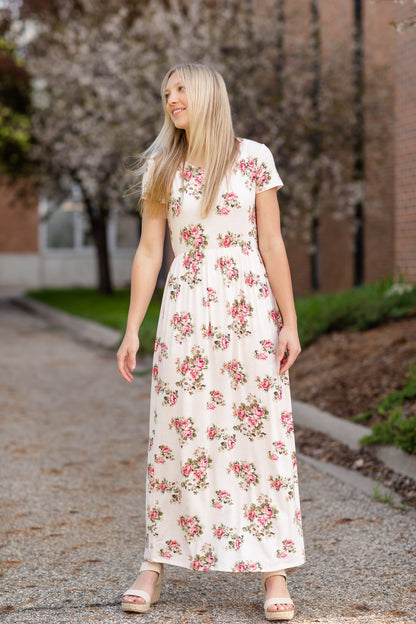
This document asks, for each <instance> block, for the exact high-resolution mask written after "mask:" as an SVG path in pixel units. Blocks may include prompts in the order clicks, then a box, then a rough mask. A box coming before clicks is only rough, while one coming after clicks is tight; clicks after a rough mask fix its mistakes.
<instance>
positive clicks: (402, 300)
mask: <svg viewBox="0 0 416 624" xmlns="http://www.w3.org/2000/svg"><path fill="white" fill-rule="evenodd" d="M392 285H393V282H392V280H383V281H380V282H377V283H375V284H368V285H367V284H366V285H365V286H359V287H357V288H353V289H351V290H348V291H343V292H339V293H335V294H329V295H321V294H319V295H312V296H310V297H304V298H298V299H297V300H296V311H297V316H298V319H299V320H298V323H299V336H300V341H301V344H302V346H303V348H305V347H307V346H308V345H310V344H311V343H312V342H314V340H316V339H317V338H319V336H321V335H322V334H327V333H329V332H331V331H334V330H344V329H353V330H364V329H370V328H371V327H375V326H376V325H378V324H380V323H382V322H383V321H386V320H388V319H398V318H401V317H403V316H406V315H407V314H409V313H412V312H414V313H416V287H414V288H412V289H411V290H410V289H405V290H404V292H400V289H398V292H395V291H396V289H395V288H394V287H392ZM389 291H393V294H388V293H389Z"/></svg>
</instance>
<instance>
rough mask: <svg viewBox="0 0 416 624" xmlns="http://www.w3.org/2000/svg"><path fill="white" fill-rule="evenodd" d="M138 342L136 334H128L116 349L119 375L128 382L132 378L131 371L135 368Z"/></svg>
mask: <svg viewBox="0 0 416 624" xmlns="http://www.w3.org/2000/svg"><path fill="white" fill-rule="evenodd" d="M139 346H140V342H139V337H138V336H136V335H135V336H128V335H127V334H126V335H125V336H124V338H123V342H122V343H121V345H120V348H119V350H118V351H117V364H118V370H119V371H120V375H121V376H122V377H123V379H125V380H126V381H128V382H129V383H131V382H132V380H133V371H134V369H135V368H136V355H137V352H138V350H139Z"/></svg>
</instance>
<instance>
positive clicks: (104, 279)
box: [84, 197, 113, 295]
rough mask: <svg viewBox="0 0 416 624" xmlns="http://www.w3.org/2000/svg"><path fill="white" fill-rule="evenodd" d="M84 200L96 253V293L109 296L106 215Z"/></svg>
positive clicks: (87, 200)
mask: <svg viewBox="0 0 416 624" xmlns="http://www.w3.org/2000/svg"><path fill="white" fill-rule="evenodd" d="M84 200H85V205H86V208H87V214H88V218H89V222H90V226H91V233H92V237H93V239H94V245H95V251H96V259H97V275H98V284H97V287H98V292H99V293H100V294H101V295H111V294H112V292H113V283H112V278H111V268H110V259H109V253H108V241H107V214H106V212H104V211H103V210H100V209H99V208H96V207H95V206H93V204H92V202H91V201H90V200H89V199H88V198H87V197H84Z"/></svg>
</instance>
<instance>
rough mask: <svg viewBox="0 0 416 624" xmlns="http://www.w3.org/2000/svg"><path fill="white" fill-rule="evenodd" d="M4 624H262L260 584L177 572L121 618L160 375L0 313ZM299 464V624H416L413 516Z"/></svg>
mask: <svg viewBox="0 0 416 624" xmlns="http://www.w3.org/2000/svg"><path fill="white" fill-rule="evenodd" d="M0 344H1V349H0V375H1V398H0V406H1V421H0V448H1V458H2V459H1V464H0V479H1V485H2V488H1V493H0V522H1V524H0V530H1V538H2V539H1V540H0V545H1V550H0V553H1V556H0V559H1V562H0V574H1V575H2V578H1V585H2V595H1V599H0V621H2V622H6V623H7V624H12V623H13V624H14V623H16V622H18V623H28V624H32V623H38V622H41V623H48V624H49V623H50V624H55V623H59V624H67V623H68V624H69V623H71V624H72V623H74V624H78V623H82V624H86V623H93V622H100V623H102V624H106V623H107V622H108V623H113V622H115V623H125V622H132V621H135V622H136V621H137V622H139V621H140V622H144V621H146V622H149V623H159V622H164V623H166V624H179V623H181V624H182V623H184V624H188V623H189V624H191V623H192V624H194V623H195V624H196V623H197V622H215V623H216V622H218V623H219V624H222V623H224V624H231V623H233V624H234V623H236V622H237V623H238V624H246V623H247V624H248V623H254V622H263V621H265V620H264V616H263V611H262V596H261V592H260V589H259V579H258V577H257V576H256V575H253V576H251V575H231V574H224V573H209V574H202V573H196V572H191V571H188V570H182V569H175V568H173V567H169V566H168V567H167V572H166V582H165V583H164V588H163V590H162V596H161V601H160V603H159V604H158V605H157V606H155V607H152V609H151V611H150V613H149V614H147V615H146V616H140V615H132V616H131V615H127V614H123V613H122V612H121V610H120V607H119V601H120V597H121V594H122V591H123V590H124V589H126V588H127V587H128V586H129V584H131V582H132V581H133V579H134V577H135V575H136V571H137V567H138V563H139V560H140V558H141V553H142V550H143V528H144V517H145V509H144V479H143V476H144V470H145V462H146V453H147V420H148V409H149V384H150V379H149V375H147V374H146V375H142V376H138V377H136V378H135V381H134V384H132V385H131V386H129V385H128V384H126V383H125V382H123V380H122V379H121V377H119V376H118V373H117V370H116V362H115V352H114V350H111V349H108V348H105V349H104V348H99V347H97V346H93V345H92V344H87V343H83V342H82V341H76V340H74V339H73V337H72V336H71V335H70V334H69V333H68V331H67V330H63V329H60V328H58V327H56V325H51V324H50V321H49V322H48V321H46V320H44V319H42V318H41V317H35V316H33V315H31V314H28V313H27V312H25V311H24V310H21V309H19V308H17V307H15V306H11V305H10V304H7V303H4V302H3V303H0ZM324 468H325V467H324V466H322V465H321V464H320V462H313V461H311V460H309V459H308V458H304V457H300V458H299V472H300V488H301V496H302V511H303V521H304V529H305V541H306V547H307V553H306V554H307V563H306V564H305V565H304V566H302V567H301V568H299V569H298V570H297V571H296V572H294V573H293V574H292V575H291V577H290V581H289V583H290V589H291V592H292V597H293V598H294V601H295V603H296V616H295V622H298V623H312V622H323V623H328V624H329V623H331V624H337V623H342V624H344V623H350V622H351V623H352V622H354V623H356V622H360V623H363V624H366V623H369V624H370V623H371V624H373V623H377V624H391V623H393V622H394V623H397V624H405V623H406V624H407V623H409V622H416V606H415V602H416V600H415V598H416V582H415V579H414V569H415V565H414V562H415V550H414V547H415V543H416V516H415V514H414V513H413V512H403V511H399V510H397V509H392V508H390V507H389V506H387V505H384V504H381V503H378V502H376V501H375V500H374V498H372V497H371V496H368V495H367V494H365V493H364V492H363V491H361V489H359V488H358V487H356V486H355V485H354V482H351V483H348V482H346V480H341V479H340V478H338V477H337V476H334V475H329V474H327V472H325V470H324Z"/></svg>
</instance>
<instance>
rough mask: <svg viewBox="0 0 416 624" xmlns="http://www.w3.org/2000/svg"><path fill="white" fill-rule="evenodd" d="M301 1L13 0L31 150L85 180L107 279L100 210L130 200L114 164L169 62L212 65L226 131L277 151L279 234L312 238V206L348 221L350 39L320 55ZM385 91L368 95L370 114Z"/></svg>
mask: <svg viewBox="0 0 416 624" xmlns="http://www.w3.org/2000/svg"><path fill="white" fill-rule="evenodd" d="M301 4H302V6H300V4H299V6H298V3H289V2H285V1H283V0H282V1H280V2H274V1H273V2H272V1H271V0H270V1H269V2H266V3H264V2H256V3H252V2H241V0H228V1H227V2H226V3H224V2H220V0H210V2H205V1H204V0H193V1H192V2H189V1H188V0H151V1H150V0H143V1H142V2H139V3H138V2H133V0H128V1H121V0H105V1H103V0H101V1H98V0H55V1H54V2H47V1H46V0H23V1H22V16H23V17H24V19H25V20H31V23H33V24H35V28H33V31H34V33H35V36H34V37H33V38H32V40H31V41H30V42H29V43H28V45H27V46H26V51H27V59H28V66H29V68H30V71H31V73H32V76H33V84H34V86H35V91H34V104H35V113H34V116H33V125H34V131H35V135H36V139H37V145H36V150H35V153H34V155H35V157H36V159H37V162H38V163H39V164H40V165H41V167H42V169H43V171H44V172H45V174H46V175H45V178H44V182H45V183H46V182H47V183H48V185H49V187H50V192H51V193H56V192H57V190H61V189H62V187H66V188H67V189H69V188H70V187H71V184H73V183H74V182H76V184H77V185H78V187H79V188H80V189H81V190H82V194H83V198H84V201H85V206H86V208H87V211H88V215H89V217H90V222H91V228H92V233H93V235H94V237H95V242H96V245H97V249H98V250H99V253H100V254H101V256H99V257H100V258H101V261H100V269H101V273H103V272H107V273H106V279H107V286H108V290H110V289H111V287H110V286H111V285H110V282H111V276H110V274H109V267H108V263H107V266H104V264H105V263H104V260H103V257H104V255H105V253H106V249H105V248H104V247H103V232H104V230H105V227H106V223H107V219H108V214H109V211H110V210H112V209H114V208H115V207H121V208H123V209H126V208H127V209H131V208H132V207H133V204H134V200H133V199H132V198H129V199H127V198H126V197H124V198H123V192H124V190H125V189H126V187H127V186H129V185H130V184H131V182H132V179H131V177H130V176H129V174H128V173H127V171H126V167H125V163H126V161H127V159H128V158H129V157H131V156H132V155H134V154H136V153H137V152H139V151H142V150H143V149H144V148H145V147H146V146H147V145H148V144H149V142H150V141H151V140H152V138H153V137H154V136H155V134H156V133H157V131H158V129H159V127H160V124H161V107H160V101H159V85H160V81H161V78H162V76H163V74H164V73H165V71H166V70H167V69H168V67H170V66H171V65H173V64H175V63H177V62H182V61H189V60H192V61H198V62H204V63H208V64H210V65H212V66H214V67H215V68H217V69H218V70H219V71H220V72H221V73H222V74H223V75H224V77H225V80H226V83H227V85H228V89H229V92H230V97H231V103H232V109H233V112H234V116H235V128H236V133H237V134H238V135H240V136H241V135H242V136H247V137H248V138H254V139H256V140H259V141H262V142H265V143H266V144H268V145H269V146H270V147H271V149H272V151H273V152H274V154H275V156H276V157H277V156H278V158H277V160H278V165H279V168H280V170H281V173H282V176H283V178H284V181H285V187H284V188H283V189H282V191H281V193H282V199H283V203H284V210H283V211H282V218H283V222H284V230H285V233H286V235H287V236H292V237H294V238H303V239H304V240H307V241H309V237H310V220H311V216H312V214H314V215H316V213H317V211H319V210H320V209H325V210H327V209H328V210H330V211H331V212H333V213H335V214H337V215H343V216H346V215H347V216H348V215H349V216H350V217H351V219H352V215H353V206H354V204H355V202H356V200H357V194H358V195H360V193H361V187H360V185H359V184H357V183H354V184H352V181H351V176H352V170H351V163H352V158H353V155H352V146H353V142H354V137H353V133H354V94H353V85H352V84H351V81H350V80H348V79H345V77H346V76H349V75H350V73H351V72H350V71H349V67H348V63H349V62H350V58H351V55H350V52H351V47H352V45H353V42H352V37H351V36H350V39H348V35H347V36H346V37H345V38H344V43H341V42H340V43H339V45H338V48H337V49H333V50H332V51H331V52H332V53H331V54H328V55H322V58H321V55H320V54H319V49H318V48H317V47H316V46H315V43H316V41H317V40H316V39H315V40H314V39H313V38H312V37H311V36H309V34H307V36H304V33H305V32H306V33H308V30H307V28H309V27H310V25H311V24H310V22H311V20H312V16H311V14H310V8H309V4H305V3H301ZM305 15H306V23H307V24H309V26H308V27H306V24H305ZM230 32H232V37H230V34H229V33H230ZM254 50H255V51H256V54H253V51H254ZM324 57H325V58H324ZM305 59H307V62H305ZM318 66H319V67H318ZM317 67H318V69H316V68H317ZM315 70H316V71H319V87H320V88H319V92H318V97H316V93H315V95H312V94H313V92H314V81H315V78H316V75H315V74H316V71H315ZM340 76H343V79H342V80H340ZM368 91H369V92H370V93H372V92H373V89H372V88H371V86H370V88H369V89H368ZM382 99H383V98H377V97H376V96H375V97H374V98H373V100H374V101H372V102H370V101H369V102H368V106H371V110H372V114H375V111H377V106H378V102H379V101H380V100H382ZM318 109H319V111H318ZM318 112H319V114H318ZM381 134H382V135H383V136H384V133H381ZM317 146H318V149H317ZM381 151H383V150H381ZM318 179H319V184H317V180H318ZM53 186H54V187H55V188H52V187H53ZM318 187H319V189H318ZM312 196H313V197H314V201H313V202H312V201H311V197H312ZM318 200H319V201H318ZM312 204H313V205H312ZM100 228H101V229H100ZM100 245H101V246H100ZM103 289H105V285H104V286H103Z"/></svg>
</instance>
